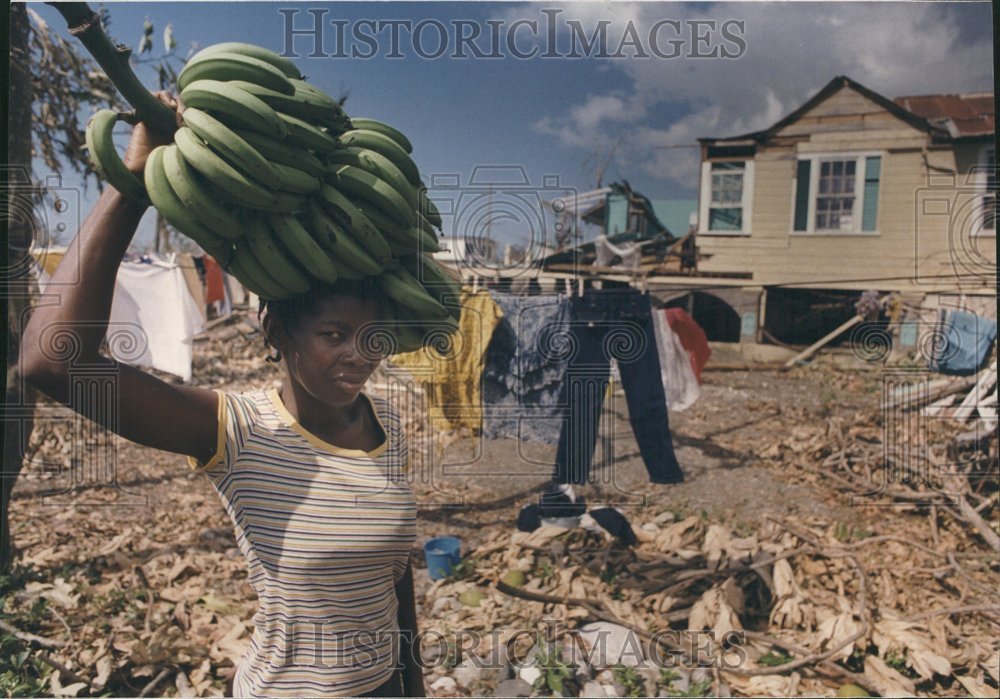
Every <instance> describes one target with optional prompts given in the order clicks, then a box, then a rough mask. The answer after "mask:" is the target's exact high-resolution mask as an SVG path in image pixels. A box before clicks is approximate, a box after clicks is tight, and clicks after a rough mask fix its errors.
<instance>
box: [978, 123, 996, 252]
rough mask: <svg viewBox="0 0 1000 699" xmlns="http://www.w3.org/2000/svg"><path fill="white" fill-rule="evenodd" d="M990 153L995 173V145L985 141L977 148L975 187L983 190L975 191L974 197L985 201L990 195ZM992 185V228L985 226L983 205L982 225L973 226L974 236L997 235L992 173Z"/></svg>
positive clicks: (990, 236) (987, 236)
mask: <svg viewBox="0 0 1000 699" xmlns="http://www.w3.org/2000/svg"><path fill="white" fill-rule="evenodd" d="M990 153H992V154H993V171H994V173H996V172H997V171H996V162H997V159H996V146H995V145H994V144H992V143H987V144H986V145H984V146H983V147H982V148H980V149H979V157H978V158H977V163H978V167H979V168H980V170H979V176H978V177H977V178H976V180H977V182H976V184H977V189H980V188H981V189H982V190H983V192H982V193H977V194H976V198H977V199H979V200H981V201H985V200H986V199H987V198H988V197H989V196H990V189H989V186H990V179H989V178H990ZM993 187H994V189H993V194H992V196H993V228H987V227H986V223H985V219H986V207H985V205H984V206H983V208H982V217H983V223H982V225H979V226H976V227H975V229H974V230H975V232H974V233H973V237H975V238H996V237H997V223H996V220H997V205H996V198H997V189H996V188H997V181H996V174H994V180H993Z"/></svg>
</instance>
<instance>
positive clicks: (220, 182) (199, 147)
mask: <svg viewBox="0 0 1000 699" xmlns="http://www.w3.org/2000/svg"><path fill="white" fill-rule="evenodd" d="M174 142H175V143H176V144H177V147H178V148H180V149H181V154H182V155H183V156H184V159H185V160H186V161H187V162H188V164H190V165H191V167H193V168H194V169H195V170H197V171H198V172H200V173H201V174H203V175H204V176H205V177H207V178H208V180H209V181H210V182H211V183H212V184H213V185H215V187H217V188H218V189H220V190H221V191H223V192H224V193H226V194H228V195H229V198H230V199H232V200H233V201H234V202H235V203H238V204H242V205H243V206H247V207H250V208H255V207H256V206H257V205H259V204H273V203H274V202H275V201H276V200H277V197H276V196H275V194H274V192H272V191H271V190H269V189H267V188H266V187H264V186H262V185H261V184H259V183H257V182H254V181H253V180H251V179H250V178H248V177H246V176H245V175H244V174H243V173H241V172H239V171H238V170H236V168H234V167H233V166H232V165H230V164H229V163H227V162H226V161H225V160H224V159H223V158H222V157H221V156H219V155H218V154H217V153H215V151H213V150H212V149H211V148H209V147H208V146H207V145H205V143H203V142H202V140H201V139H200V138H198V137H197V136H195V134H194V132H193V131H192V130H191V129H190V128H188V127H186V126H184V127H181V128H180V129H178V130H177V132H176V133H175V134H174Z"/></svg>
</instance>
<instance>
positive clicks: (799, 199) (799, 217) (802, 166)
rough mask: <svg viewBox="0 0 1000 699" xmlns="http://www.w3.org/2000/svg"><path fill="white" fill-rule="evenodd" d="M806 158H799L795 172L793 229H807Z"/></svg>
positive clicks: (807, 191) (807, 164)
mask: <svg viewBox="0 0 1000 699" xmlns="http://www.w3.org/2000/svg"><path fill="white" fill-rule="evenodd" d="M811 164H812V163H811V162H810V161H808V160H800V161H799V166H798V169H797V171H796V174H795V226H794V230H797V231H805V230H809V166H810V165H811Z"/></svg>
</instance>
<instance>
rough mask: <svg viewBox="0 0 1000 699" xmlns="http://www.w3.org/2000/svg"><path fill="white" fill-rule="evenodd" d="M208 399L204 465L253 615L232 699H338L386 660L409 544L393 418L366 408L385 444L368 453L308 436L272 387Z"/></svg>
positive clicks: (407, 498) (357, 689)
mask: <svg viewBox="0 0 1000 699" xmlns="http://www.w3.org/2000/svg"><path fill="white" fill-rule="evenodd" d="M217 393H218V394H219V398H220V400H219V441H218V445H217V447H216V453H215V454H214V455H213V456H212V458H211V459H209V461H208V462H206V463H205V464H201V463H199V462H198V460H197V459H195V458H193V457H189V462H190V464H191V467H192V468H194V469H196V470H200V471H203V472H204V473H205V474H207V475H208V477H209V478H210V479H211V481H212V483H213V485H214V486H215V489H216V491H217V492H218V493H219V496H220V497H221V498H222V502H223V505H224V506H225V508H226V511H227V512H228V513H229V516H230V518H231V519H232V521H233V525H234V528H235V532H236V541H237V543H238V545H239V548H240V551H242V552H243V555H244V556H245V557H246V560H247V564H248V566H249V581H250V584H251V585H252V586H253V588H254V590H255V591H256V592H257V597H258V600H259V608H258V611H257V613H256V614H255V615H254V617H253V623H254V626H255V629H254V633H253V637H252V638H251V641H250V647H249V649H248V650H247V652H246V654H245V655H244V656H243V658H242V660H241V661H240V664H239V667H237V669H236V675H235V678H234V684H233V691H234V694H235V696H247V697H248V696H255V697H256V696H261V695H268V696H303V695H324V696H350V695H358V694H363V693H365V692H368V691H370V690H372V689H375V688H376V687H378V686H379V685H381V684H382V683H384V682H385V681H386V680H388V679H389V677H390V676H391V675H392V672H393V671H394V669H395V667H396V664H397V661H398V658H397V652H396V651H397V647H398V645H397V643H398V638H397V635H398V631H399V625H398V621H397V613H398V608H399V602H398V600H397V598H396V593H395V587H394V586H395V583H397V582H398V581H399V580H400V579H401V578H402V576H403V574H404V573H405V572H406V564H407V561H408V558H409V552H410V548H411V546H412V545H413V543H414V541H415V539H416V509H417V508H416V501H415V500H414V497H413V493H412V491H411V490H410V485H409V483H408V482H407V480H406V477H405V471H406V466H407V465H408V453H407V447H406V441H405V436H404V433H403V431H402V427H401V425H400V422H399V418H398V416H397V415H396V414H395V413H394V412H393V411H392V410H390V408H389V405H388V402H387V401H385V400H384V399H381V398H370V397H368V396H366V395H365V394H361V395H362V396H363V398H362V400H366V401H367V402H368V404H369V405H370V407H371V409H372V413H373V415H374V416H375V418H376V421H377V422H378V424H379V426H380V427H381V429H382V433H383V434H384V436H385V438H384V439H383V441H382V443H381V445H380V446H379V447H377V448H376V449H374V450H372V451H368V452H366V451H363V450H359V449H344V448H341V447H337V446H335V445H333V444H330V443H328V442H325V441H323V440H322V439H320V438H319V437H317V436H316V435H314V434H312V433H310V432H309V431H308V430H306V429H305V428H304V427H303V426H302V425H300V424H299V423H298V421H296V420H295V418H293V417H292V415H291V414H290V413H289V412H288V410H287V409H286V408H285V406H284V405H283V404H282V402H281V398H280V396H279V395H278V392H277V390H275V389H270V390H256V391H250V392H247V393H244V394H234V393H225V392H223V391H217Z"/></svg>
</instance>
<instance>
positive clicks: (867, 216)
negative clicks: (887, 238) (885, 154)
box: [861, 155, 882, 231]
mask: <svg viewBox="0 0 1000 699" xmlns="http://www.w3.org/2000/svg"><path fill="white" fill-rule="evenodd" d="M881 170H882V158H881V157H879V156H877V155H872V156H869V157H867V158H865V193H864V209H863V211H862V214H861V230H863V231H874V230H876V226H877V225H878V180H879V175H880V174H881Z"/></svg>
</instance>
